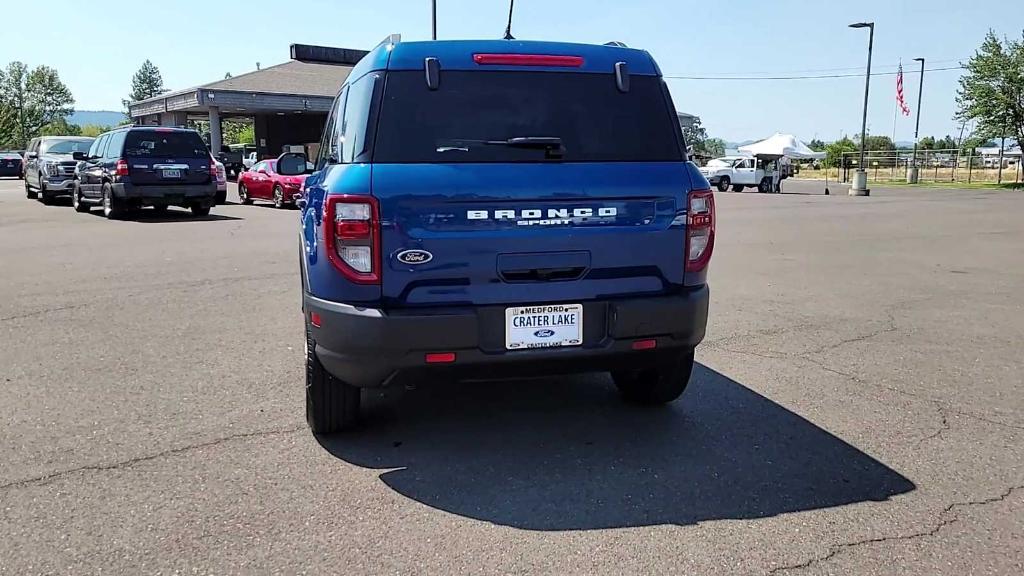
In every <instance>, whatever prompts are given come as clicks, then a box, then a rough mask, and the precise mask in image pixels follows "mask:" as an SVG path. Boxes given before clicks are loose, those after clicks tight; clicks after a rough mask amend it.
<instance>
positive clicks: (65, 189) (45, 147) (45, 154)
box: [25, 136, 94, 204]
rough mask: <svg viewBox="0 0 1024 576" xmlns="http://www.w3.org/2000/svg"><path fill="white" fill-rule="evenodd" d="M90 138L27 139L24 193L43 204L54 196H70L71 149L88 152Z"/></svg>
mask: <svg viewBox="0 0 1024 576" xmlns="http://www.w3.org/2000/svg"><path fill="white" fill-rule="evenodd" d="M93 140H94V139H93V138H84V137H81V136H41V137H39V138H33V139H32V141H31V142H29V145H28V150H26V152H25V196H26V197H28V198H37V197H38V198H39V199H40V200H42V201H43V204H49V203H51V202H53V199H54V198H55V197H56V196H70V195H71V191H72V190H74V188H75V167H76V166H77V165H78V161H77V160H75V159H74V157H73V156H72V155H73V154H74V153H75V152H88V150H89V147H90V146H92V141H93Z"/></svg>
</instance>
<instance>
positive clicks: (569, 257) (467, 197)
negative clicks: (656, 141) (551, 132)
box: [373, 163, 688, 306]
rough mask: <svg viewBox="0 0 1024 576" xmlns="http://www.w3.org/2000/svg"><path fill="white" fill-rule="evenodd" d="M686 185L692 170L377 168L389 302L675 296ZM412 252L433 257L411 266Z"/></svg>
mask: <svg viewBox="0 0 1024 576" xmlns="http://www.w3.org/2000/svg"><path fill="white" fill-rule="evenodd" d="M410 181H414V182H415V183H416V184H415V186H416V188H415V189H410ZM687 189H688V176H687V172H686V166H685V165H684V164H682V163H650V164H589V163H579V164H520V165H517V164H489V165H474V166H467V165H461V166H459V165H419V166H416V167H409V166H400V165H377V166H375V167H374V174H373V190H374V195H375V196H376V197H377V198H378V200H379V203H380V210H381V215H382V219H383V223H384V226H383V235H382V239H381V241H382V244H383V246H382V248H383V250H382V252H383V254H384V270H383V296H384V298H385V299H386V300H387V301H388V302H389V304H390V305H392V306H415V305H436V304H448V305H460V304H474V305H480V304H497V303H502V304H513V303H528V302H551V301H566V300H572V301H583V300H593V299H599V298H608V297H615V296H625V295H634V294H652V293H662V292H667V291H670V290H672V289H673V287H675V286H678V285H679V284H682V282H683V268H684V243H685V237H684V228H683V226H682V223H681V221H679V220H678V219H677V215H678V214H679V212H680V211H681V210H682V207H683V206H684V200H683V199H684V198H685V194H686V192H687ZM408 250H418V251H426V252H427V253H429V255H430V256H429V261H426V262H423V263H412V264H407V263H405V262H403V260H404V259H403V258H401V254H402V253H403V252H406V251H408Z"/></svg>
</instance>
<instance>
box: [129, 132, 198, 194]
mask: <svg viewBox="0 0 1024 576" xmlns="http://www.w3.org/2000/svg"><path fill="white" fill-rule="evenodd" d="M124 159H125V160H126V161H127V162H128V175H129V177H130V178H131V182H132V184H134V185H136V186H147V185H160V186H173V185H190V184H192V185H194V184H209V183H210V182H211V179H215V178H216V173H215V169H214V168H213V166H212V161H211V159H210V153H209V151H208V150H207V148H206V144H205V143H204V142H203V140H202V138H200V137H199V134H197V133H195V132H192V131H188V130H169V129H159V128H157V129H153V130H131V131H129V132H128V134H127V137H126V138H125V145H124Z"/></svg>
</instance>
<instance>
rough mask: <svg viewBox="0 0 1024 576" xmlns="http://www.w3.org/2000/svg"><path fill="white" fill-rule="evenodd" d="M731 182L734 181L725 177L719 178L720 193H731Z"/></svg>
mask: <svg viewBox="0 0 1024 576" xmlns="http://www.w3.org/2000/svg"><path fill="white" fill-rule="evenodd" d="M731 182H732V181H731V180H729V177H728V176H723V177H721V178H719V179H718V191H719V192H728V191H729V184H730V183H731Z"/></svg>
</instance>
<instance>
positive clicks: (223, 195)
mask: <svg viewBox="0 0 1024 576" xmlns="http://www.w3.org/2000/svg"><path fill="white" fill-rule="evenodd" d="M227 201H228V191H227V190H225V191H223V192H217V197H216V199H215V200H214V202H216V203H217V205H218V206H220V205H223V204H226V203H227Z"/></svg>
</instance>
